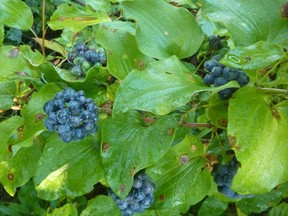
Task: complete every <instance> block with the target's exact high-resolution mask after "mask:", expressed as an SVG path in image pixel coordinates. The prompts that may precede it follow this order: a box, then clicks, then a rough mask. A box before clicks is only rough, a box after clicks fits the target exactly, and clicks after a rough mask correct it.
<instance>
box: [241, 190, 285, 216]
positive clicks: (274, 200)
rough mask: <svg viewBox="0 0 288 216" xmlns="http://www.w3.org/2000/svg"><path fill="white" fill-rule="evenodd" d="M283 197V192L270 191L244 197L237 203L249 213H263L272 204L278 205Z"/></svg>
mask: <svg viewBox="0 0 288 216" xmlns="http://www.w3.org/2000/svg"><path fill="white" fill-rule="evenodd" d="M281 199H282V193H281V192H278V191H270V192H269V193H266V194H259V195H254V196H253V197H252V198H246V199H242V200H240V201H239V202H238V203H237V207H238V208H240V209H241V211H242V212H243V213H245V214H247V215H251V214H252V213H261V212H263V211H266V210H268V209H269V208H270V207H271V206H275V205H277V204H278V203H279V202H280V201H281Z"/></svg>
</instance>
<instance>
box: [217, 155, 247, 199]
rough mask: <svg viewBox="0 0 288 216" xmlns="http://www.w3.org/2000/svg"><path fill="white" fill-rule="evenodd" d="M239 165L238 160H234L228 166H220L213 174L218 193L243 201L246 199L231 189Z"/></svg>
mask: <svg viewBox="0 0 288 216" xmlns="http://www.w3.org/2000/svg"><path fill="white" fill-rule="evenodd" d="M239 165H240V164H239V163H238V162H237V160H236V159H235V158H233V159H232V160H231V161H230V162H229V164H228V165H226V164H225V165H219V166H218V167H217V169H216V170H214V171H213V172H212V174H213V176H214V181H215V182H216V184H217V188H218V191H219V192H220V193H223V194H225V195H226V196H227V197H229V198H236V199H241V198H243V197H244V196H242V195H240V194H238V193H236V192H235V191H233V190H231V189H230V187H231V185H232V180H233V178H234V176H235V174H236V173H237V170H238V167H239Z"/></svg>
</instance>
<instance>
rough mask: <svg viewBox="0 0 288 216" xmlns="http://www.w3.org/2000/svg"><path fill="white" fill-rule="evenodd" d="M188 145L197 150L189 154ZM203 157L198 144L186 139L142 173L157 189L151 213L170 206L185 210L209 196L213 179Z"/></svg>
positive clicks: (200, 145) (190, 138) (192, 137)
mask: <svg viewBox="0 0 288 216" xmlns="http://www.w3.org/2000/svg"><path fill="white" fill-rule="evenodd" d="M191 144H193V145H195V146H197V150H196V151H195V152H191ZM204 155H205V152H204V148H203V146H202V143H201V140H199V138H198V137H197V136H193V135H186V137H185V138H184V139H183V140H182V141H181V142H180V143H178V144H177V145H175V146H173V147H172V148H171V149H170V150H169V152H168V153H167V154H166V155H165V156H164V157H163V158H162V159H161V160H159V161H158V162H157V163H156V164H154V165H153V166H152V167H149V168H147V169H146V173H147V174H149V176H151V178H152V180H153V182H155V184H156V185H157V190H156V192H155V202H154V204H153V206H152V209H166V208H167V209H169V208H171V206H173V207H174V208H177V209H180V208H184V209H187V208H189V206H190V205H193V204H195V203H197V202H199V201H200V200H202V199H203V198H204V197H205V196H206V195H207V194H208V193H209V192H210V190H211V186H212V181H213V179H212V177H211V175H210V171H209V170H208V169H207V168H206V167H205V165H206V159H205V157H204ZM164 198H165V199H164Z"/></svg>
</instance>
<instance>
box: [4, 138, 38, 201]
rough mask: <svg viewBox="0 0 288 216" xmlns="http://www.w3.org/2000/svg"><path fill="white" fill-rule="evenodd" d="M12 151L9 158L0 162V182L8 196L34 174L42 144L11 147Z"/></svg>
mask: <svg viewBox="0 0 288 216" xmlns="http://www.w3.org/2000/svg"><path fill="white" fill-rule="evenodd" d="M12 152H13V157H12V158H11V159H8V160H7V161H1V162H0V170H1V172H0V182H1V184H2V185H3V186H4V188H5V190H6V191H7V193H9V194H10V196H13V195H14V194H15V192H16V188H17V187H20V186H22V185H24V184H25V183H27V182H28V180H29V179H30V178H31V177H32V176H33V175H34V174H35V171H36V167H37V163H38V160H39V158H40V155H41V153H42V146H41V144H40V143H39V142H35V143H34V145H33V146H31V147H20V148H12Z"/></svg>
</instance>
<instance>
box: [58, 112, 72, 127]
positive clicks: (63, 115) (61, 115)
mask: <svg viewBox="0 0 288 216" xmlns="http://www.w3.org/2000/svg"><path fill="white" fill-rule="evenodd" d="M69 118H70V112H69V111H68V110H67V109H61V110H59V111H58V112H57V120H58V122H59V123H60V124H66V122H67V121H68V120H69Z"/></svg>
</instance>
